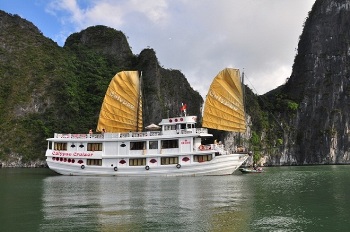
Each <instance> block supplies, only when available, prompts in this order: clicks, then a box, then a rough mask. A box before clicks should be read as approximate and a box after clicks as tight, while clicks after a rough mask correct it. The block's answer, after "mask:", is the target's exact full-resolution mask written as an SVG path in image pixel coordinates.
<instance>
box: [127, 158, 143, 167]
mask: <svg viewBox="0 0 350 232" xmlns="http://www.w3.org/2000/svg"><path fill="white" fill-rule="evenodd" d="M145 165H146V158H139V159H129V166H145Z"/></svg>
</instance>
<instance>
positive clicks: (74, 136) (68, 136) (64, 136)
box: [54, 131, 161, 139]
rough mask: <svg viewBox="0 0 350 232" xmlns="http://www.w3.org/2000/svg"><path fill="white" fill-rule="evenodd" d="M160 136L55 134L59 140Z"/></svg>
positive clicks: (149, 134) (141, 133)
mask: <svg viewBox="0 0 350 232" xmlns="http://www.w3.org/2000/svg"><path fill="white" fill-rule="evenodd" d="M160 134H161V131H147V132H126V133H104V134H59V133H55V135H54V138H59V139H103V138H132V137H146V136H158V135H160Z"/></svg>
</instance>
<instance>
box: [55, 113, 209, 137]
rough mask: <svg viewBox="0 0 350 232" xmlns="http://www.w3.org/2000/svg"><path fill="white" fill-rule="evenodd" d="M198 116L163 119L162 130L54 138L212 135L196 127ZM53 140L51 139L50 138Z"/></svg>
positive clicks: (57, 135) (69, 135)
mask: <svg viewBox="0 0 350 232" xmlns="http://www.w3.org/2000/svg"><path fill="white" fill-rule="evenodd" d="M196 122H197V117H196V116H184V117H175V118H167V119H163V120H162V121H161V122H160V123H159V125H160V126H161V127H160V130H153V131H145V132H124V133H97V134H62V133H55V134H54V138H53V139H69V140H84V139H131V140H134V139H141V138H144V139H147V138H150V137H159V136H167V137H171V136H174V137H182V136H184V135H188V136H191V135H192V136H199V135H202V136H211V135H210V134H208V129H206V128H196ZM48 140H51V139H48Z"/></svg>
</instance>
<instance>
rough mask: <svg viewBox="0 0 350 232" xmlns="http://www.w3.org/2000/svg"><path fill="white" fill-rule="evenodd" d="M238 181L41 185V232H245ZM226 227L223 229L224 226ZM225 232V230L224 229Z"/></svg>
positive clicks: (71, 179)
mask: <svg viewBox="0 0 350 232" xmlns="http://www.w3.org/2000/svg"><path fill="white" fill-rule="evenodd" d="M241 178H242V177H241V176H238V175H231V176H224V177H205V178H198V177H196V178H192V177H188V178H184V177H181V178H175V177H173V178H169V177H168V178H161V177H159V178H136V177H135V178H113V177H81V176H53V177H47V178H45V179H44V180H43V182H44V192H43V213H44V220H43V221H44V223H43V224H42V226H41V229H42V230H43V231H44V230H45V231H51V230H57V229H59V230H60V231H68V230H70V231H73V230H74V231H157V230H158V231H160V230H162V231H163V230H167V231H173V230H174V231H175V230H176V231H213V230H219V231H220V230H222V229H223V228H221V226H222V225H225V226H228V225H230V227H231V229H232V228H233V227H242V228H243V227H245V226H246V225H244V224H246V223H244V222H246V221H247V220H246V217H247V212H246V210H245V209H246V207H244V206H243V205H244V204H245V202H246V201H247V198H245V197H244V194H243V193H242V190H244V188H243V186H242V182H241ZM223 220H225V221H228V220H229V223H226V224H222V221H223ZM226 229H228V228H226Z"/></svg>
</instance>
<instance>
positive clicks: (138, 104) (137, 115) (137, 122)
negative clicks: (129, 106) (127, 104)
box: [136, 71, 142, 132]
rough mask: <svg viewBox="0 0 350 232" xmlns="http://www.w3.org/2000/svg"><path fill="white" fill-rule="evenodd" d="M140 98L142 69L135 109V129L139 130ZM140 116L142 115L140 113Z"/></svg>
mask: <svg viewBox="0 0 350 232" xmlns="http://www.w3.org/2000/svg"><path fill="white" fill-rule="evenodd" d="M141 98H142V71H141V73H140V86H139V97H138V99H137V111H136V131H138V132H141V131H142V129H141V131H139V118H140V115H139V114H140V102H141ZM141 118H142V115H141Z"/></svg>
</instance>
